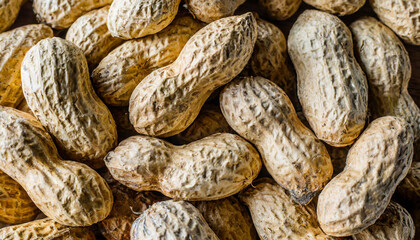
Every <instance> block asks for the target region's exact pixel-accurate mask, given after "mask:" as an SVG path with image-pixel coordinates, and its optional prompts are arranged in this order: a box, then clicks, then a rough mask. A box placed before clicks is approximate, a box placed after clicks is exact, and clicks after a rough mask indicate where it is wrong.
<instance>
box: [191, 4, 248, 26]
mask: <svg viewBox="0 0 420 240" xmlns="http://www.w3.org/2000/svg"><path fill="white" fill-rule="evenodd" d="M245 1H246V0H212V1H208V0H186V1H185V2H186V3H187V6H188V9H189V10H190V11H191V13H192V14H193V15H194V16H195V17H196V18H197V19H198V20H200V21H202V22H206V23H211V22H213V21H216V20H218V19H220V18H224V17H229V16H232V15H233V14H234V13H235V10H236V9H237V8H238V7H239V6H240V5H242V4H243V3H244V2H245Z"/></svg>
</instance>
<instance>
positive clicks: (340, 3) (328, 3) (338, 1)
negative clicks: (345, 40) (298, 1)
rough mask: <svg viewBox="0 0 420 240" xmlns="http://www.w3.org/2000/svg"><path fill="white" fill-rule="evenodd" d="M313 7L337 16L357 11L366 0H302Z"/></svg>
mask: <svg viewBox="0 0 420 240" xmlns="http://www.w3.org/2000/svg"><path fill="white" fill-rule="evenodd" d="M303 1H304V2H305V3H306V4H309V5H311V6H312V7H314V8H318V9H320V10H323V11H326V12H328V13H331V14H337V15H339V16H344V15H350V14H353V13H355V12H357V11H358V10H359V9H360V8H361V7H363V5H365V3H366V0H303Z"/></svg>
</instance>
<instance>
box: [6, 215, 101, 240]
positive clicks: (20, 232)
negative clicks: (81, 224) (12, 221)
mask: <svg viewBox="0 0 420 240" xmlns="http://www.w3.org/2000/svg"><path fill="white" fill-rule="evenodd" d="M0 238H1V239H2V240H35V239H45V240H47V239H48V240H95V239H96V238H95V235H94V234H93V232H92V231H91V230H90V229H89V228H76V227H68V226H63V225H61V224H59V223H57V222H55V221H54V220H52V219H49V218H46V219H41V220H36V221H32V222H28V223H25V224H21V225H16V226H10V227H5V228H2V229H0Z"/></svg>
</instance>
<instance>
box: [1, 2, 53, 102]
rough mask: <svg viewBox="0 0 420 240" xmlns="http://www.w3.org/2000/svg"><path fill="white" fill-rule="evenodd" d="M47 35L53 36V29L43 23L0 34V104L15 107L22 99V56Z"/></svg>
mask: <svg viewBox="0 0 420 240" xmlns="http://www.w3.org/2000/svg"><path fill="white" fill-rule="evenodd" d="M10 2H12V1H10ZM49 37H53V31H52V29H51V28H50V27H48V26H46V25H43V24H32V25H26V26H23V27H18V28H15V29H13V30H10V31H8V32H4V33H1V34H0V105H3V106H9V107H16V106H17V105H18V104H19V103H20V102H21V101H22V100H23V92H22V84H21V76H20V67H21V63H22V61H23V58H24V57H25V54H26V52H27V51H28V50H29V49H30V48H31V47H32V46H34V45H35V44H36V43H37V42H39V41H41V40H42V39H44V38H49Z"/></svg>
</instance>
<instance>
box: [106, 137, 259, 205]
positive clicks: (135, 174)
mask: <svg viewBox="0 0 420 240" xmlns="http://www.w3.org/2000/svg"><path fill="white" fill-rule="evenodd" d="M105 164H106V166H107V167H108V169H109V170H110V172H111V174H112V176H113V177H114V178H115V179H116V180H118V181H119V182H121V183H122V184H124V185H126V186H128V187H130V188H132V189H134V190H137V191H150V190H151V191H159V192H162V193H163V194H165V195H166V196H168V197H170V198H175V199H182V200H191V201H196V200H217V199H221V198H224V197H228V196H231V195H233V194H235V193H237V192H239V191H240V190H242V189H244V188H245V187H246V186H248V185H249V184H250V183H251V182H252V180H254V179H255V178H256V177H257V175H258V173H259V171H260V169H261V160H260V157H259V154H258V152H257V151H256V150H255V149H254V147H252V145H251V144H249V143H248V142H246V141H245V140H243V139H242V138H240V137H239V136H237V135H234V134H229V133H221V134H214V135H212V136H209V137H206V138H203V139H201V140H199V141H196V142H193V143H190V144H188V145H182V146H175V145H172V144H170V143H168V142H166V141H163V140H160V139H157V138H152V137H147V136H134V137H130V138H128V139H126V140H124V141H122V142H121V143H120V144H119V145H118V147H117V148H115V150H114V151H111V152H110V153H109V154H108V155H107V156H106V157H105Z"/></svg>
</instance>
